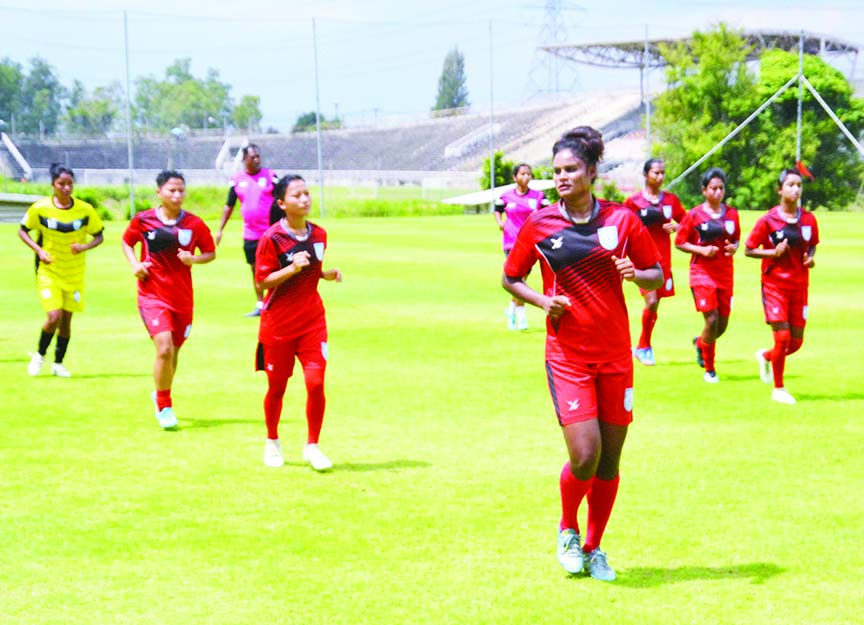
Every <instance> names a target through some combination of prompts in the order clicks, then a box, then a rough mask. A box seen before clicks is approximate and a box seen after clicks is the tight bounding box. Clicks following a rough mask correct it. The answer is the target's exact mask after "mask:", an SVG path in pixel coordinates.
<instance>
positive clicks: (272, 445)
mask: <svg viewBox="0 0 864 625" xmlns="http://www.w3.org/2000/svg"><path fill="white" fill-rule="evenodd" d="M274 196H275V197H276V202H277V205H278V206H279V208H280V209H282V210H283V211H284V217H283V218H282V219H280V220H279V221H278V222H277V223H275V224H274V225H273V226H271V227H270V228H269V229H268V230H267V231H266V232H265V233H264V235H263V236H262V237H261V241H260V243H259V245H258V253H257V255H256V257H255V281H256V284H257V286H258V288H260V289H262V290H266V291H267V295H266V297H265V299H264V308H263V309H262V310H261V326H260V329H259V332H258V351H257V354H256V370H257V371H262V370H263V371H265V372H266V373H267V395H266V396H265V397H264V419H265V422H266V424H267V440H266V441H265V444H264V464H266V465H267V466H269V467H281V466H282V465H283V464H284V460H283V457H282V445H281V443H280V442H279V419H280V417H281V415H282V398H283V397H284V395H285V388H286V386H287V385H288V379H289V378H290V377H291V374H292V373H293V372H294V359H295V358H297V359H299V360H300V365H301V366H302V367H303V377H304V378H305V381H306V424H307V438H306V446H305V447H304V448H303V459H304V460H305V461H307V462H308V463H309V464H311V465H312V468H313V469H315V470H316V471H326V470H327V469H329V468H330V467H332V466H333V463H332V462H330V459H329V458H327V456H325V455H324V453H323V452H322V451H321V449H320V448H319V447H318V438H319V436H320V434H321V425H322V423H323V422H324V404H325V398H324V370H325V368H326V367H327V321H326V319H325V317H324V304H323V303H322V302H321V296H320V295H319V294H318V281H319V280H321V279H324V280H335V281H336V282H341V281H342V273H341V272H340V271H339V270H338V269H328V270H326V271H325V270H324V269H323V267H322V263H323V261H324V252H325V250H326V248H327V233H326V232H325V231H324V229H323V228H321V227H320V226H318V225H316V224H313V223H312V222H309V221H306V216H307V215H308V214H309V208H310V206H311V204H312V200H311V197H310V195H309V189H308V188H307V187H306V182H305V181H304V180H303V178H301V177H300V176H296V175H288V176H285V177H284V178H282V179H281V180H279V181H278V182H277V183H276V188H275V190H274Z"/></svg>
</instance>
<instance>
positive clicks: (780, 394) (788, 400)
mask: <svg viewBox="0 0 864 625" xmlns="http://www.w3.org/2000/svg"><path fill="white" fill-rule="evenodd" d="M771 399H773V400H774V401H776V402H779V403H781V404H786V405H788V406H794V405H795V398H794V397H792V395H790V394H789V391H787V390H786V389H785V388H775V389H774V390H773V391H771Z"/></svg>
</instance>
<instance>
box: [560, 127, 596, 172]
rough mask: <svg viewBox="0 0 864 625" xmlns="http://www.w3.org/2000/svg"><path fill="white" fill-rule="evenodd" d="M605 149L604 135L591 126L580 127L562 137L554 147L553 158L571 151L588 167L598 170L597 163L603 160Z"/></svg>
mask: <svg viewBox="0 0 864 625" xmlns="http://www.w3.org/2000/svg"><path fill="white" fill-rule="evenodd" d="M603 148H604V146H603V135H601V134H600V133H599V132H598V131H596V130H594V129H593V128H592V127H591V126H579V127H578V128H574V129H573V130H568V131H567V132H565V133H564V134H563V135H561V138H560V139H558V141H556V142H555V145H553V146H552V157H553V158H554V157H555V155H556V154H558V152H560V151H561V150H570V151H571V152H572V153H573V155H574V156H577V157H579V158H580V159H581V160H582V161H584V162H585V164H586V165H588V167H595V168H596V167H597V163H599V162H600V159H601V158H603ZM595 178H596V175H595ZM592 182H593V178H592Z"/></svg>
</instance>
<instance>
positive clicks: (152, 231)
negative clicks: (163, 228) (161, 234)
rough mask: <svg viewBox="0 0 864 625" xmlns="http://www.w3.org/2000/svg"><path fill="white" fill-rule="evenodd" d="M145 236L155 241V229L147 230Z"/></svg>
mask: <svg viewBox="0 0 864 625" xmlns="http://www.w3.org/2000/svg"><path fill="white" fill-rule="evenodd" d="M147 238H148V239H149V240H150V241H155V240H156V231H155V230H151V231H150V232H148V233H147Z"/></svg>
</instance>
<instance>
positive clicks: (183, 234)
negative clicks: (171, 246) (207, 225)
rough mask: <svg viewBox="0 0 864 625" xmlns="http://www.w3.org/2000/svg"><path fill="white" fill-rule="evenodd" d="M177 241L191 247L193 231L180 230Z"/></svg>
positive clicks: (178, 230)
mask: <svg viewBox="0 0 864 625" xmlns="http://www.w3.org/2000/svg"><path fill="white" fill-rule="evenodd" d="M177 241H178V243H180V245H189V243H191V242H192V231H191V230H190V229H189V228H178V229H177Z"/></svg>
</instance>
